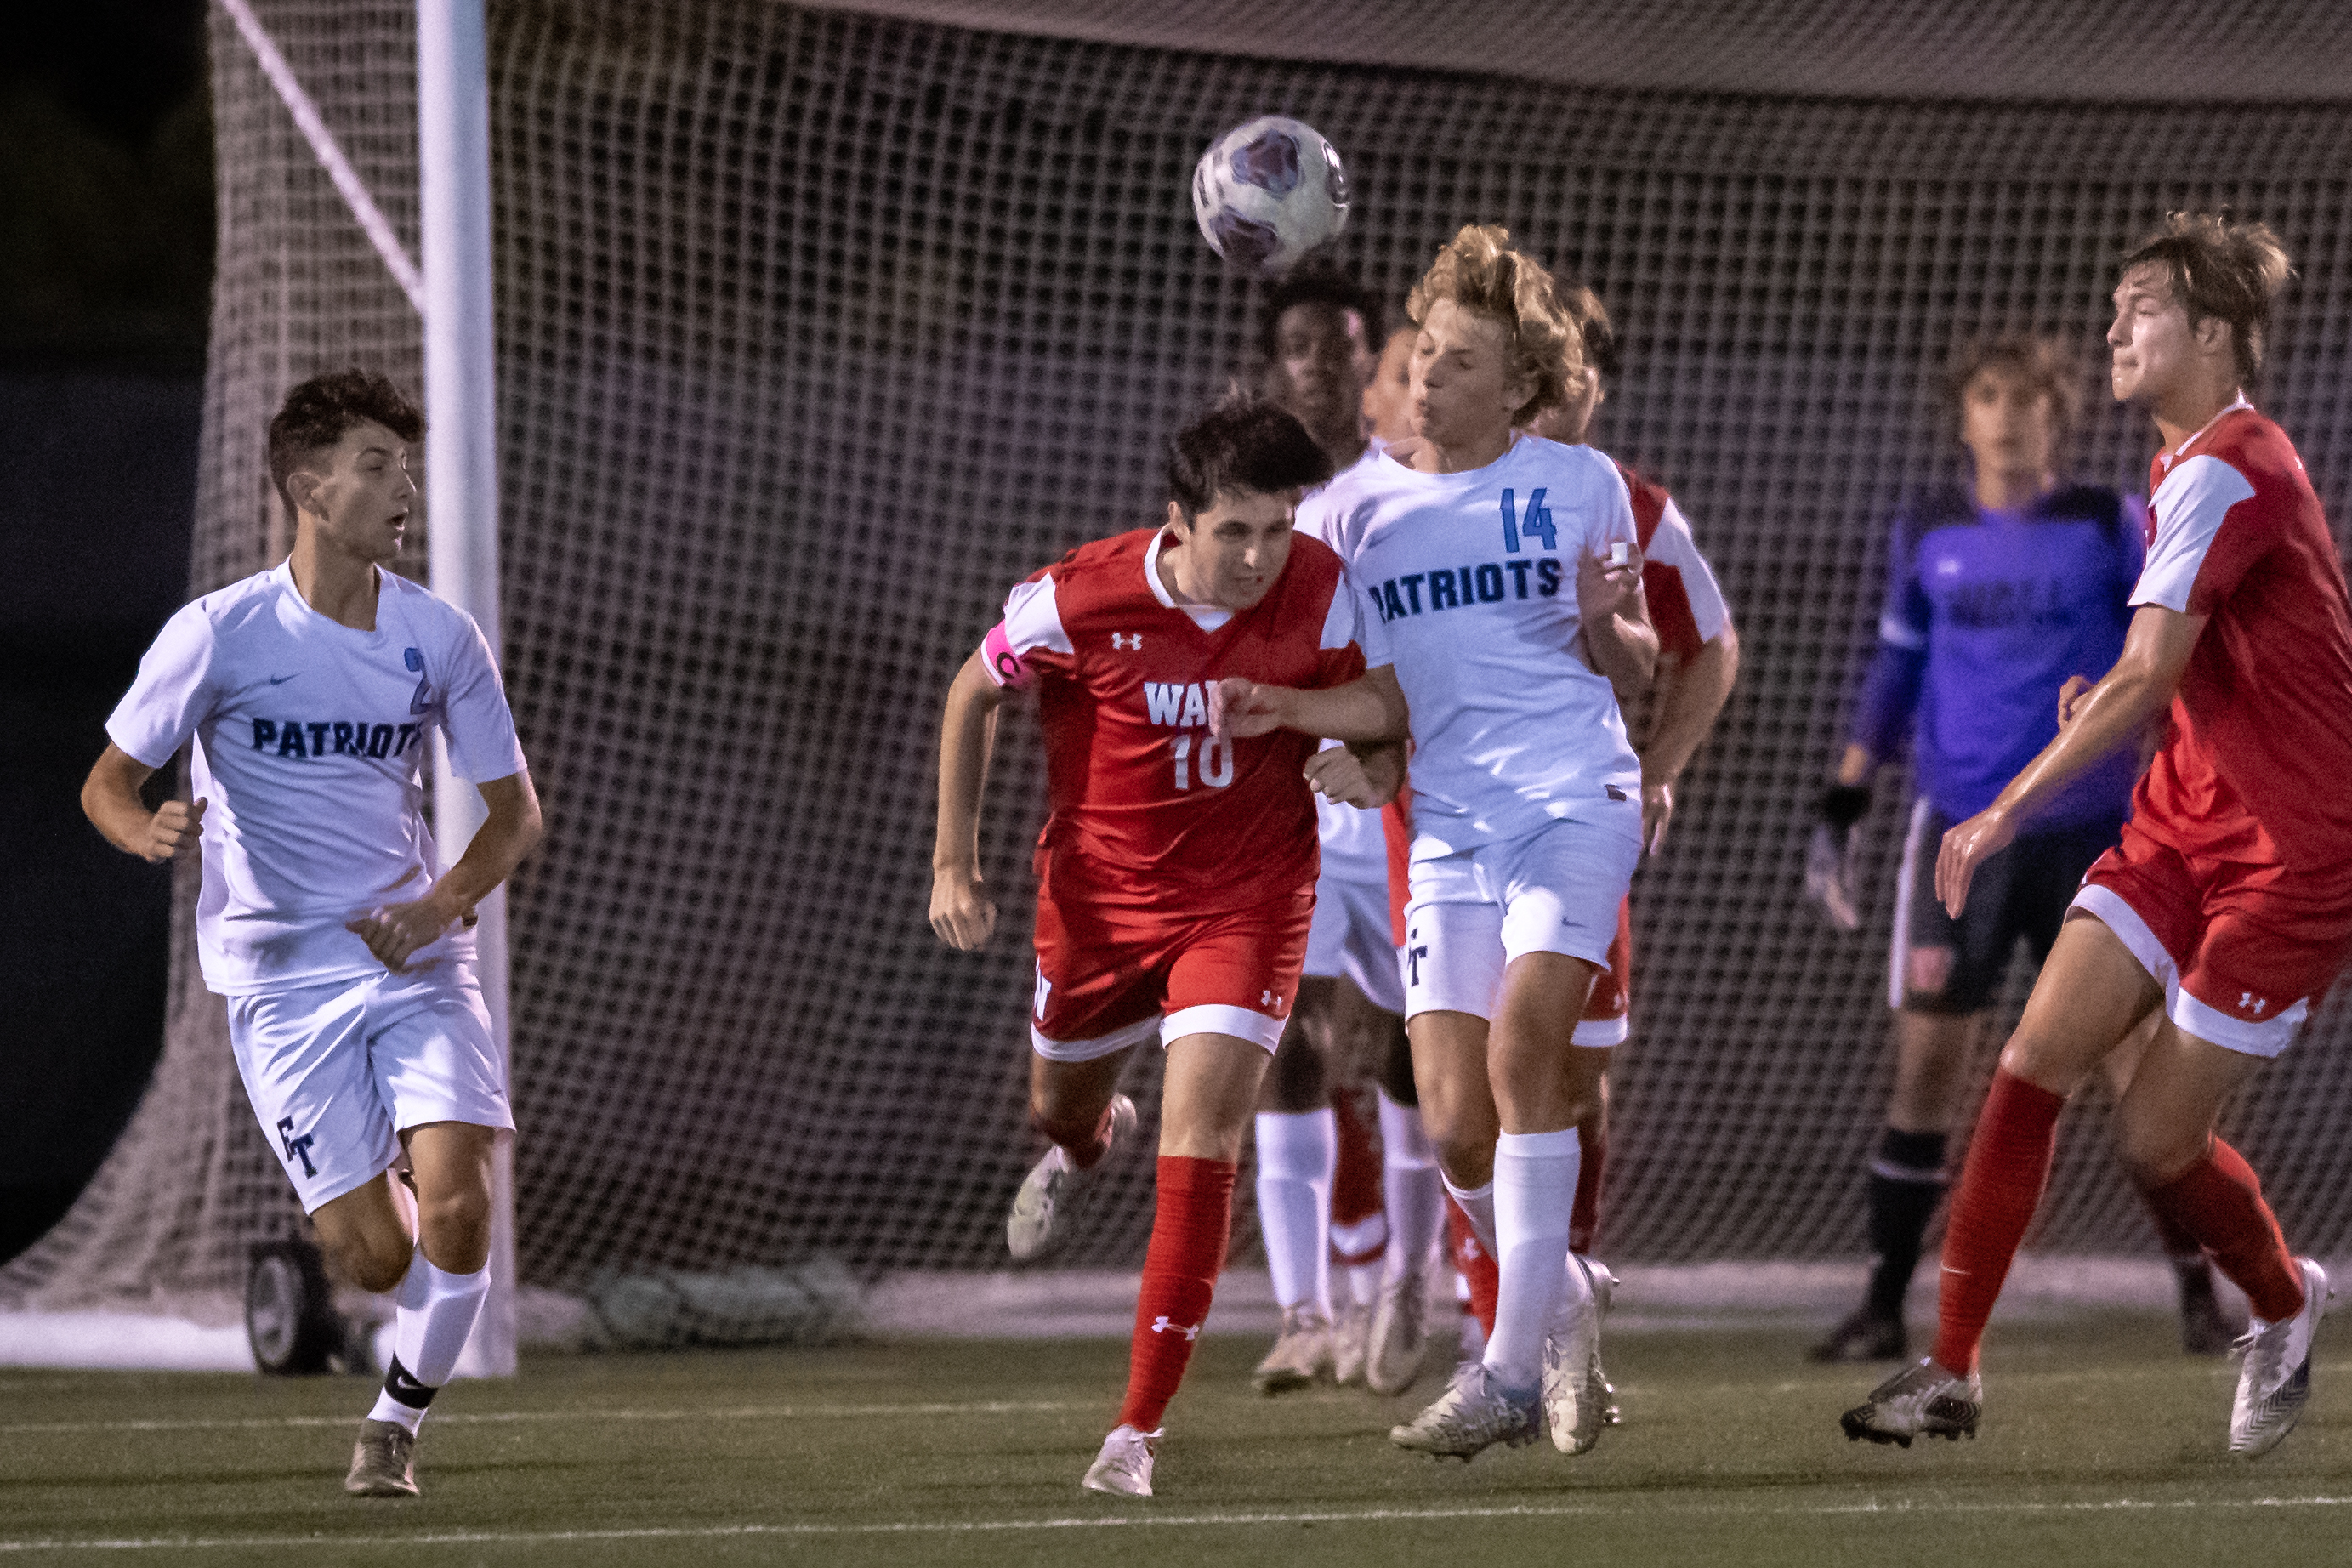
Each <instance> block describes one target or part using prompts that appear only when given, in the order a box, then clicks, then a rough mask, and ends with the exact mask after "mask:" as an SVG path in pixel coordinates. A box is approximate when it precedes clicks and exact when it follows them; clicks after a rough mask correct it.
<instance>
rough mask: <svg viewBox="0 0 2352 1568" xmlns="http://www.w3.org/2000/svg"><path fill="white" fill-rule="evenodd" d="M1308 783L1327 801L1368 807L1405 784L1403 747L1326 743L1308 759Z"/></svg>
mask: <svg viewBox="0 0 2352 1568" xmlns="http://www.w3.org/2000/svg"><path fill="white" fill-rule="evenodd" d="M1305 772H1306V774H1307V785H1308V787H1309V788H1311V789H1313V790H1314V791H1316V793H1318V795H1322V797H1323V798H1324V799H1326V800H1328V801H1332V802H1335V803H1337V804H1338V805H1354V806H1361V807H1363V808H1364V809H1365V810H1368V811H1369V810H1371V809H1372V808H1374V807H1377V806H1383V805H1388V803H1389V802H1391V801H1392V800H1394V799H1395V798H1396V797H1397V791H1398V790H1400V789H1402V788H1403V787H1404V747H1403V746H1402V745H1401V744H1397V743H1395V742H1391V743H1388V744H1384V745H1378V746H1327V747H1325V748H1324V749H1323V750H1321V751H1319V752H1316V753H1315V754H1314V755H1313V756H1311V757H1309V758H1307V767H1306V770H1305Z"/></svg>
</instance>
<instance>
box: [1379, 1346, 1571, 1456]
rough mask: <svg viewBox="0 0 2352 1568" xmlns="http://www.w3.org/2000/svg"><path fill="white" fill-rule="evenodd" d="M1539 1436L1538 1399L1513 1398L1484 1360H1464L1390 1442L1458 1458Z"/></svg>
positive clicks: (1396, 1430)
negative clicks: (1433, 1399)
mask: <svg viewBox="0 0 2352 1568" xmlns="http://www.w3.org/2000/svg"><path fill="white" fill-rule="evenodd" d="M1542 1435H1543V1401H1542V1400H1541V1399H1540V1398H1539V1397H1532V1396H1531V1397H1529V1398H1528V1399H1525V1400H1518V1399H1513V1398H1512V1397H1511V1396H1510V1395H1509V1394H1506V1393H1505V1392H1504V1391H1503V1387H1502V1385H1501V1384H1498V1383H1496V1381H1495V1374H1494V1373H1490V1372H1488V1371H1487V1370H1486V1363H1484V1362H1475V1361H1474V1362H1464V1363H1462V1364H1461V1365H1460V1366H1457V1367H1455V1368H1454V1381H1453V1382H1452V1383H1451V1384H1448V1385H1447V1387H1446V1390H1445V1392H1444V1394H1440V1395H1438V1397H1437V1402H1436V1403H1435V1404H1433V1405H1430V1406H1429V1408H1427V1409H1426V1410H1423V1412H1422V1413H1421V1414H1420V1415H1416V1416H1414V1417H1413V1418H1412V1420H1411V1421H1408V1422H1406V1423H1405V1424H1404V1425H1402V1426H1394V1427H1391V1428H1390V1430H1389V1441H1390V1442H1391V1443H1394V1444H1395V1445H1396V1446H1397V1447H1400V1448H1409V1449H1411V1450H1412V1452H1414V1453H1416V1454H1427V1455H1428V1456H1429V1457H1430V1458H1433V1459H1459V1460H1461V1461H1462V1462H1463V1463H1464V1464H1465V1465H1466V1464H1468V1463H1469V1462H1470V1459H1471V1458H1472V1457H1473V1456H1474V1455H1476V1454H1478V1453H1481V1452H1483V1451H1485V1450H1486V1449H1487V1448H1491V1447H1494V1446H1495V1445H1496V1444H1497V1443H1500V1444H1502V1445H1504V1446H1505V1447H1511V1448H1517V1447H1524V1446H1525V1445H1527V1444H1528V1443H1532V1442H1534V1441H1535V1440H1536V1439H1537V1438H1538V1437H1539V1436H1542Z"/></svg>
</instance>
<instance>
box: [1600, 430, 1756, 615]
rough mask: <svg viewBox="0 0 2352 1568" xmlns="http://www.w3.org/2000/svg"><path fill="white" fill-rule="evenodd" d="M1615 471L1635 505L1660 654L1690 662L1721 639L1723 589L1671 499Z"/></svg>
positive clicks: (1626, 471)
mask: <svg viewBox="0 0 2352 1568" xmlns="http://www.w3.org/2000/svg"><path fill="white" fill-rule="evenodd" d="M1610 461H1612V462H1616V459H1615V458H1611V459H1610ZM1617 471H1618V473H1620V474H1621V475H1622V476H1623V477H1624V479H1625V489H1626V492H1627V493H1628V495H1630V496H1631V498H1632V500H1633V531H1634V536H1635V537H1636V538H1638V539H1639V540H1640V541H1641V542H1642V592H1643V597H1644V598H1646V599H1647V600H1648V601H1649V605H1650V624H1651V625H1652V626H1655V627H1656V628H1657V631H1658V651H1659V652H1660V653H1665V654H1672V655H1674V656H1675V658H1678V659H1689V658H1696V657H1697V654H1698V650H1699V649H1700V648H1702V647H1706V645H1707V644H1708V643H1710V642H1713V641H1714V640H1715V639H1716V638H1717V637H1720V636H1722V635H1723V627H1724V625H1725V623H1726V622H1727V620H1729V619H1730V616H1729V613H1728V612H1727V610H1726V609H1725V607H1724V603H1723V590H1722V589H1721V588H1720V587H1718V586H1717V584H1716V581H1715V573H1714V572H1713V571H1712V570H1710V569H1709V568H1708V566H1707V563H1706V557H1705V556H1704V555H1701V554H1700V553H1699V552H1698V541H1697V540H1696V538H1694V537H1693V536H1692V534H1691V528H1690V522H1689V521H1688V520H1687V519H1686V518H1685V517H1684V516H1683V513H1682V508H1680V507H1678V506H1676V505H1675V499H1674V497H1672V496H1670V495H1668V494H1667V493H1666V491H1665V488H1664V486H1662V485H1657V484H1653V483H1652V482H1651V481H1650V480H1648V479H1643V477H1642V476H1641V475H1639V474H1637V473H1635V472H1634V471H1633V469H1631V468H1627V467H1626V466H1625V465H1624V464H1622V463H1618V464H1617Z"/></svg>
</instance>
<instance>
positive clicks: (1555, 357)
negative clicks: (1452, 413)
mask: <svg viewBox="0 0 2352 1568" xmlns="http://www.w3.org/2000/svg"><path fill="white" fill-rule="evenodd" d="M1439 300H1453V301H1454V304H1456V305H1458V306H1460V307H1461V308H1462V309H1464V310H1471V311H1475V313H1477V314H1478V315H1481V316H1485V317H1486V318H1488V319H1489V320H1491V321H1499V322H1501V323H1502V325H1503V330H1504V331H1505V333H1506V335H1507V337H1508V339H1509V343H1510V356H1511V371H1512V374H1514V375H1516V376H1517V377H1519V378H1521V379H1523V380H1525V381H1526V382H1527V383H1528V384H1529V385H1530V386H1532V387H1534V388H1535V391H1534V393H1533V394H1532V395H1530V396H1529V397H1528V401H1527V402H1526V403H1525V404H1523V405H1521V406H1520V407H1519V408H1518V409H1517V411H1516V412H1515V413H1513V414H1512V416H1511V423H1512V424H1513V425H1520V426H1523V425H1525V424H1527V423H1528V421H1529V420H1531V419H1533V418H1534V417H1535V416H1537V415H1538V414H1540V413H1542V412H1543V411H1544V410H1545V409H1547V408H1554V407H1557V406H1559V404H1560V403H1561V402H1563V401H1564V400H1565V399H1566V398H1567V395H1568V378H1569V377H1570V375H1572V374H1577V373H1578V372H1580V371H1581V370H1583V368H1584V338H1583V333H1582V332H1581V331H1580V330H1579V323H1578V321H1577V319H1576V317H1575V315H1574V313H1573V312H1572V310H1570V306H1569V303H1568V301H1567V300H1565V299H1564V298H1563V297H1562V294H1561V290H1560V287H1559V283H1558V281H1557V280H1555V279H1553V277H1552V275H1551V274H1550V273H1549V272H1548V271H1546V270H1545V268H1544V265H1543V263H1541V262H1539V261H1538V260H1537V259H1536V258H1534V257H1532V256H1529V255H1528V254H1527V253H1525V252H1524V251H1518V250H1514V249H1512V248H1511V231H1510V230H1508V229H1507V228H1505V227H1503V226H1501V225H1499V224H1475V223H1474V224H1465V225H1464V226H1463V227H1462V232H1461V233H1459V234H1457V235H1455V236H1454V237H1453V238H1452V239H1450V240H1448V241H1446V243H1445V246H1444V248H1443V249H1441V250H1439V251H1438V253H1437V259H1436V260H1434V261H1433V262H1431V263H1430V264H1429V270H1428V271H1427V272H1424V273H1423V274H1422V278H1421V281H1420V282H1418V283H1416V284H1414V285H1413V287H1412V294H1411V295H1410V296H1408V297H1407V299H1406V300H1405V306H1404V313H1405V314H1406V315H1407V316H1408V317H1410V318H1412V324H1413V325H1414V326H1416V327H1417V326H1420V325H1421V324H1422V323H1423V321H1425V320H1427V319H1428V313H1429V308H1430V307H1431V306H1432V305H1434V304H1436V303H1437V302H1438V301H1439Z"/></svg>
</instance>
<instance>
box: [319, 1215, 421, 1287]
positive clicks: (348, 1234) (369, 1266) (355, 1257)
mask: <svg viewBox="0 0 2352 1568" xmlns="http://www.w3.org/2000/svg"><path fill="white" fill-rule="evenodd" d="M319 1250H320V1252H322V1253H324V1254H326V1258H327V1267H328V1268H329V1270H330V1271H331V1272H332V1273H333V1274H335V1275H336V1276H337V1277H338V1278H340V1279H347V1280H349V1281H350V1282H351V1283H352V1284H353V1285H356V1286H358V1287H359V1288H360V1289H362V1290H366V1291H369V1292H372V1293H373V1294H377V1295H381V1294H383V1292H384V1291H387V1290H390V1289H393V1288H394V1287H395V1286H397V1285H398V1284H399V1283H400V1277H401V1276H402V1275H404V1274H405V1273H407V1272H408V1260H409V1258H410V1255H411V1254H412V1253H413V1252H414V1251H415V1244H414V1243H413V1242H411V1241H410V1240H409V1239H408V1237H405V1236H379V1235H377V1234H375V1233H374V1232H373V1231H369V1230H362V1229H359V1228H357V1227H353V1228H350V1229H344V1230H321V1231H320V1233H319Z"/></svg>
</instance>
